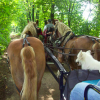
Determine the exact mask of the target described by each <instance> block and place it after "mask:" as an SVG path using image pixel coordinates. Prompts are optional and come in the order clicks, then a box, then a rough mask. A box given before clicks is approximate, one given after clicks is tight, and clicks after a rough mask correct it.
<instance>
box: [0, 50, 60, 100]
mask: <svg viewBox="0 0 100 100" xmlns="http://www.w3.org/2000/svg"><path fill="white" fill-rule="evenodd" d="M5 53H6V52H5ZM51 67H52V68H53V70H54V72H55V73H56V72H57V70H56V69H55V67H54V66H52V65H51ZM33 85H34V84H33ZM59 96H60V92H59V85H58V83H57V82H56V80H55V79H54V77H53V76H52V74H51V73H50V72H49V71H48V69H47V68H46V69H45V73H44V76H43V79H42V84H41V89H40V92H39V100H59V98H60V97H59ZM0 100H20V97H19V95H18V94H17V91H16V88H15V84H14V82H13V80H12V77H11V73H10V70H9V68H8V64H7V62H6V55H3V59H2V60H0Z"/></svg>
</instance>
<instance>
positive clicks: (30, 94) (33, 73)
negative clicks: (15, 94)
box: [21, 46, 37, 100]
mask: <svg viewBox="0 0 100 100" xmlns="http://www.w3.org/2000/svg"><path fill="white" fill-rule="evenodd" d="M21 58H22V65H23V70H24V82H23V88H22V97H21V100H37V66H36V61H35V53H34V50H33V48H32V47H31V46H27V47H24V48H23V49H22V50H21Z"/></svg>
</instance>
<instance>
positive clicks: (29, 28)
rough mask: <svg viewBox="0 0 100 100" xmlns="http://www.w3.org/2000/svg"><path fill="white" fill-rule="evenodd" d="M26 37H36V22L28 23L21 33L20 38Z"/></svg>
mask: <svg viewBox="0 0 100 100" xmlns="http://www.w3.org/2000/svg"><path fill="white" fill-rule="evenodd" d="M26 35H29V36H33V37H37V32H36V22H33V21H30V22H29V23H28V24H27V25H26V26H25V28H24V30H23V32H22V33H21V38H25V37H26Z"/></svg>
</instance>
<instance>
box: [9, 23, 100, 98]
mask: <svg viewBox="0 0 100 100" xmlns="http://www.w3.org/2000/svg"><path fill="white" fill-rule="evenodd" d="M32 25H33V24H31V28H32V27H35V25H33V26H32ZM26 28H27V29H28V27H26ZM32 29H33V28H32ZM32 29H30V30H24V31H23V34H24V33H25V34H24V35H25V38H24V39H19V40H16V41H13V42H12V43H10V45H9V46H8V57H9V60H10V65H11V74H12V77H13V80H14V82H15V85H16V87H17V89H18V90H19V91H20V94H21V100H24V99H25V100H33V98H34V100H37V95H38V92H39V89H40V85H41V79H42V77H43V73H44V70H45V62H46V61H45V60H46V59H45V53H46V54H47V55H48V56H49V58H50V59H51V61H52V62H53V63H54V64H55V65H56V67H57V69H58V70H59V71H60V73H59V77H57V76H56V75H55V74H54V73H53V71H52V69H51V68H50V66H49V65H48V64H47V62H46V67H47V68H48V69H49V71H50V72H51V73H52V75H53V76H54V78H55V79H56V80H57V82H58V84H59V89H60V100H69V98H70V92H71V90H72V89H73V88H74V86H75V85H76V84H77V83H78V82H79V80H78V81H76V82H74V84H72V82H71V81H69V80H70V78H71V77H73V76H71V73H72V72H73V71H74V70H73V71H72V69H78V66H77V64H76V63H75V59H76V55H77V53H78V52H79V50H81V49H82V50H84V51H86V50H88V49H89V50H92V55H93V57H94V58H95V59H98V60H99V57H98V56H99V52H100V51H98V49H99V47H100V46H99V42H98V41H99V39H98V38H93V37H89V36H80V37H77V36H75V35H74V34H73V33H72V31H71V29H70V28H69V27H68V26H66V25H64V26H63V23H61V22H57V23H56V25H55V30H54V31H53V37H52V38H51V42H52V40H54V39H55V40H56V41H55V42H56V44H55V43H54V42H53V43H52V45H51V44H49V45H48V44H43V43H42V42H41V41H40V40H38V39H37V38H34V37H27V35H30V34H31V36H34V35H33V34H34V30H35V28H34V29H33V31H32ZM65 29H66V30H65ZM35 32H36V31H35ZM26 33H27V34H26ZM60 33H63V34H60ZM35 35H36V34H35ZM68 36H69V38H66V37H68ZM56 38H58V39H56ZM22 45H23V46H22ZM54 45H57V48H56V47H55V46H54ZM58 46H60V47H58ZM50 47H51V48H52V49H54V48H55V49H58V51H57V50H55V49H54V50H55V51H57V52H58V54H57V55H56V56H55V53H54V52H55V51H53V50H50ZM53 53H54V54H53ZM63 61H64V62H66V64H67V66H65V67H68V70H67V69H66V68H65V67H64V66H63V64H64V62H63ZM62 63H63V64H62ZM27 66H29V67H27ZM80 71H81V70H80ZM76 72H77V71H76ZM84 76H85V75H84ZM95 76H96V75H95ZM86 77H87V75H86ZM85 79H87V80H88V78H85ZM92 79H93V78H91V79H90V80H92ZM96 79H100V77H99V76H98V77H96ZM63 80H65V82H63ZM72 80H73V79H72ZM33 83H34V85H32V84H33ZM70 84H72V85H70ZM31 86H32V87H31ZM28 87H30V88H28ZM90 88H93V89H94V90H96V91H97V89H96V88H95V87H94V86H90ZM86 91H87V90H86ZM27 92H28V93H27ZM97 92H98V91H97ZM85 96H86V93H85ZM86 98H87V97H86ZM86 100H87V99H86Z"/></svg>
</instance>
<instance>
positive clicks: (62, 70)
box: [44, 46, 69, 100]
mask: <svg viewBox="0 0 100 100" xmlns="http://www.w3.org/2000/svg"><path fill="white" fill-rule="evenodd" d="M44 48H45V51H46V53H47V54H48V55H49V56H50V58H51V59H52V61H53V62H54V64H55V65H56V67H57V68H58V70H59V71H60V76H59V78H58V77H57V76H56V75H55V73H54V72H53V71H52V69H51V68H50V66H49V64H47V62H46V67H47V68H48V69H49V71H50V72H51V74H52V75H53V77H54V78H55V80H56V81H57V82H58V84H59V89H60V100H62V94H63V90H64V87H65V86H64V83H63V79H64V78H65V80H66V79H67V76H68V74H69V72H68V71H66V69H65V68H64V67H63V66H62V64H61V63H60V62H59V61H58V59H57V58H56V57H55V56H54V55H53V53H52V52H51V51H50V49H49V48H48V47H46V46H44Z"/></svg>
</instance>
